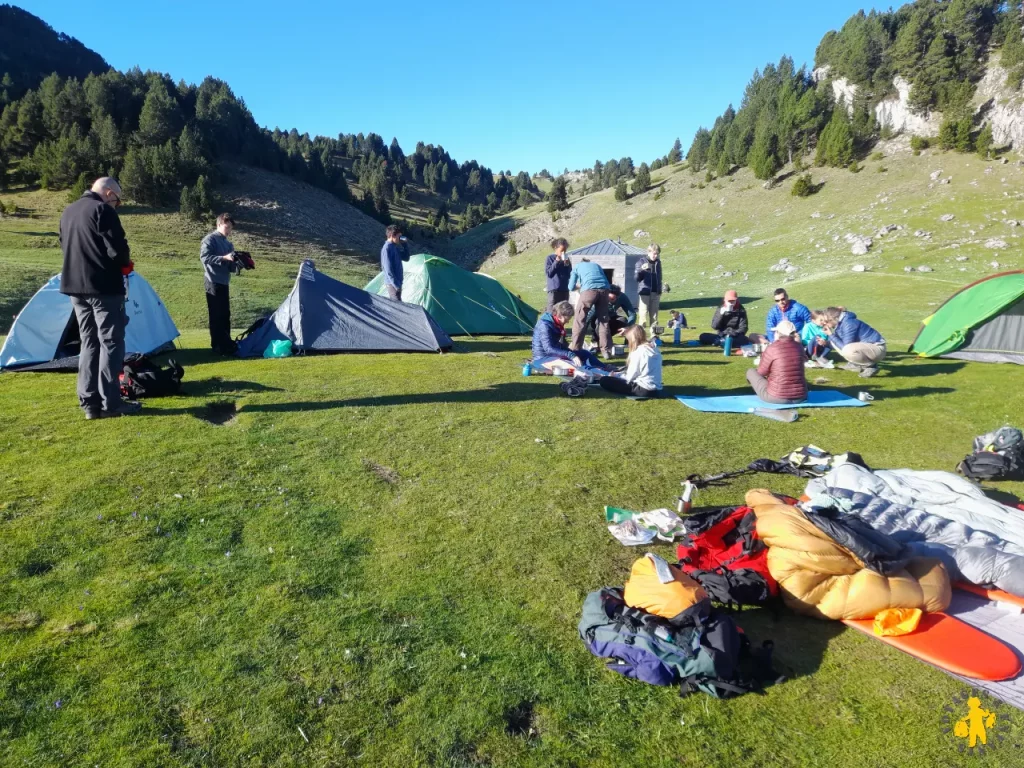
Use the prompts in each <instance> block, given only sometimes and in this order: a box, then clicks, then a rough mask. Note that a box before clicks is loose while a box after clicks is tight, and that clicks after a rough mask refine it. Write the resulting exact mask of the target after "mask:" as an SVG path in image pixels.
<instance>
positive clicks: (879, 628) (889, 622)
mask: <svg viewBox="0 0 1024 768" xmlns="http://www.w3.org/2000/svg"><path fill="white" fill-rule="evenodd" d="M922 615H923V612H922V611H921V609H920V608H886V609H885V610H884V611H879V612H878V613H876V614H875V625H874V632H875V634H876V635H878V636H879V637H899V636H900V635H909V634H910V633H911V632H913V631H914V630H915V629H917V625H918V624H919V623H920V622H921V616H922Z"/></svg>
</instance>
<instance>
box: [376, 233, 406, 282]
mask: <svg viewBox="0 0 1024 768" xmlns="http://www.w3.org/2000/svg"><path fill="white" fill-rule="evenodd" d="M385 235H386V237H387V239H386V240H385V241H384V246H383V247H382V248H381V249H380V271H381V272H383V273H384V286H385V287H386V288H387V289H388V296H390V297H391V298H392V299H394V300H395V301H401V300H402V262H403V261H408V260H409V243H408V241H406V239H405V237H404V235H403V234H402V228H401V227H400V226H398V225H397V224H391V225H389V226H388V228H387V230H385Z"/></svg>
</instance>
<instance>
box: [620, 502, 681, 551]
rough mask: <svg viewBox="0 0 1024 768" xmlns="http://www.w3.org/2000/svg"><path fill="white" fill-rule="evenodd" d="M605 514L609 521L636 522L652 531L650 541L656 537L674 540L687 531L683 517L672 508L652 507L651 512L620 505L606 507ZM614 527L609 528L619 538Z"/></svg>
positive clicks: (663, 539)
mask: <svg viewBox="0 0 1024 768" xmlns="http://www.w3.org/2000/svg"><path fill="white" fill-rule="evenodd" d="M604 515H605V519H606V520H607V521H608V522H609V523H615V524H617V525H621V524H624V523H626V522H634V523H635V524H636V525H637V526H638V527H640V528H643V529H645V530H648V531H650V532H651V533H652V537H651V539H649V540H648V542H649V541H653V540H654V538H655V537H657V538H659V539H661V540H662V541H673V540H674V539H675V538H676V537H677V536H682V535H683V534H685V533H686V529H685V528H684V527H683V521H682V519H680V517H679V515H677V514H676V513H675V512H673V511H672V510H671V509H652V510H651V511H649V512H631V511H629V510H628V509H619V508H618V507H605V508H604ZM613 527H614V526H611V525H610V526H608V530H609V531H612V535H613V536H615V538H619V537H618V536H617V535H616V534H615V531H613V530H612V528H613ZM619 541H622V539H619ZM648 542H638V543H648ZM623 543H625V542H623Z"/></svg>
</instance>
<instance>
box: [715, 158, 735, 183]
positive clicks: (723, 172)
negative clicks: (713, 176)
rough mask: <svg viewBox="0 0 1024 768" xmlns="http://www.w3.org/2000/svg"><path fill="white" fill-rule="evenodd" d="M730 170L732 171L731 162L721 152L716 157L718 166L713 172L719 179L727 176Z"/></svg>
mask: <svg viewBox="0 0 1024 768" xmlns="http://www.w3.org/2000/svg"><path fill="white" fill-rule="evenodd" d="M730 171H732V163H731V162H730V161H729V156H728V155H727V154H726V153H725V152H723V153H722V154H721V155H720V156H719V158H718V167H717V168H715V172H716V173H717V174H718V178H720V179H721V178H724V177H725V176H728V175H729V173H730Z"/></svg>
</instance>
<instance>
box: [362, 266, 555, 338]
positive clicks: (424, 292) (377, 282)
mask: <svg viewBox="0 0 1024 768" xmlns="http://www.w3.org/2000/svg"><path fill="white" fill-rule="evenodd" d="M402 266H403V267H404V273H403V281H402V301H405V302H409V303H410V304H419V305H420V306H421V307H423V308H424V309H425V310H427V312H429V313H430V316H431V317H433V318H434V319H435V320H436V321H437V323H438V325H440V326H441V327H442V328H443V329H444V330H445V332H446V333H447V334H448V335H449V336H459V335H464V336H475V335H476V334H488V335H494V336H510V335H517V334H529V333H532V332H533V326H534V324H535V323H536V322H537V310H535V309H534V308H533V307H531V306H530V305H529V304H526V303H525V302H523V301H522V300H521V299H520V298H519V297H517V296H514V295H513V294H512V293H511V292H510V291H509V290H508V289H507V288H506V287H505V286H503V285H502V284H501V283H499V282H498V281H497V280H495V279H494V278H493V277H490V276H489V275H484V274H481V273H480V272H469V271H467V270H465V269H463V268H462V267H459V266H457V265H455V264H452V263H451V262H450V261H448V260H447V259H442V258H441V257H440V256H431V255H430V254H426V253H419V254H416V255H415V256H413V257H411V258H410V259H409V261H408V262H406V263H404V264H403V265H402ZM365 290H366V291H367V292H368V293H375V294H377V295H378V296H387V295H388V290H387V288H386V287H385V286H384V273H383V272H382V273H380V274H378V275H377V276H376V277H375V278H373V280H371V281H370V282H369V283H367V285H366V288H365Z"/></svg>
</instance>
